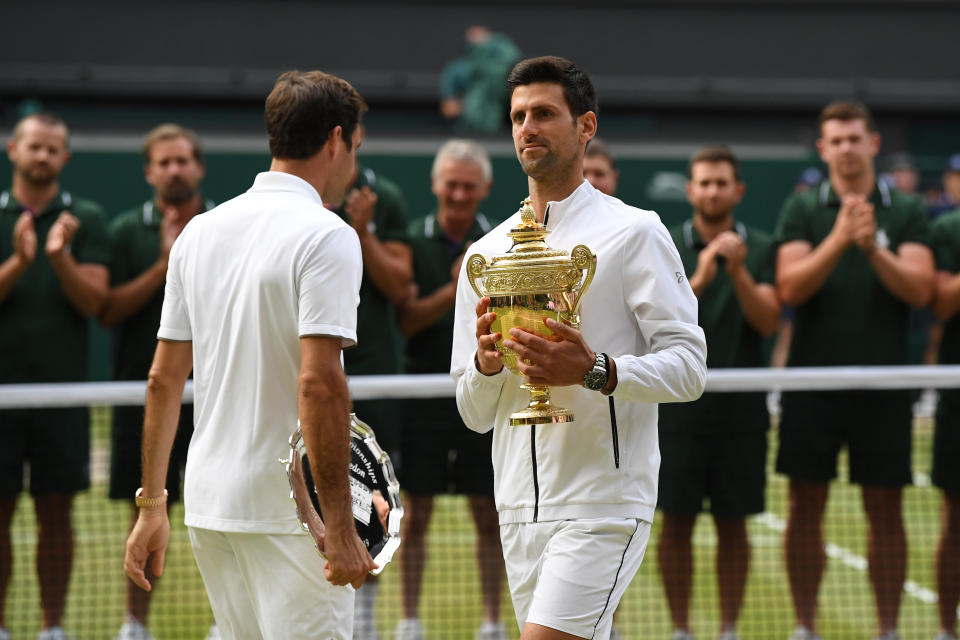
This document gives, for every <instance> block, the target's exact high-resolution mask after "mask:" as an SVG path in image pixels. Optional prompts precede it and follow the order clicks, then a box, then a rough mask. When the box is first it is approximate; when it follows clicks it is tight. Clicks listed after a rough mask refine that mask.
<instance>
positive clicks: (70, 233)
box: [45, 211, 110, 317]
mask: <svg viewBox="0 0 960 640" xmlns="http://www.w3.org/2000/svg"><path fill="white" fill-rule="evenodd" d="M79 228H80V221H79V220H78V219H77V218H75V217H74V216H72V215H70V213H69V212H67V211H64V212H63V213H61V214H60V216H59V217H58V218H57V221H56V222H54V223H53V226H52V227H50V231H49V232H48V233H47V244H46V247H45V248H46V252H47V257H48V258H49V259H50V264H51V265H53V271H54V273H56V274H57V278H58V279H59V280H60V287H61V288H62V289H63V293H64V295H66V297H67V300H69V301H70V304H72V305H73V307H74V308H75V309H76V310H77V311H78V312H79V313H80V315H82V316H85V317H90V316H95V315H97V314H98V313H100V308H101V307H102V306H103V301H104V300H106V298H107V291H108V290H109V288H110V271H109V270H108V269H107V267H105V266H103V265H100V264H94V263H78V262H77V261H76V260H75V259H74V257H73V255H72V254H71V253H70V242H71V240H73V237H74V236H75V235H76V233H77V230H78V229H79Z"/></svg>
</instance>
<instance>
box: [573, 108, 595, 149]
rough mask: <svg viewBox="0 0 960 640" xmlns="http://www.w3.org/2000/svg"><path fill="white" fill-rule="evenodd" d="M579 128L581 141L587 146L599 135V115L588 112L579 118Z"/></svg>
mask: <svg viewBox="0 0 960 640" xmlns="http://www.w3.org/2000/svg"><path fill="white" fill-rule="evenodd" d="M577 128H578V129H579V130H580V140H581V141H582V142H583V144H584V145H586V144H587V143H588V142H590V140H592V139H593V137H594V136H595V135H597V114H595V113H594V112H593V111H587V112H586V113H584V114H582V115H581V116H580V117H579V118H577Z"/></svg>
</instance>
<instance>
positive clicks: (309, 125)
mask: <svg viewBox="0 0 960 640" xmlns="http://www.w3.org/2000/svg"><path fill="white" fill-rule="evenodd" d="M366 110H367V103H366V102H364V101H363V98H361V97H360V94H359V93H357V90H356V89H354V88H353V87H352V86H350V83H349V82H347V81H346V80H343V79H341V78H338V77H337V76H334V75H331V74H329V73H324V72H323V71H307V72H305V73H301V72H300V71H287V72H286V73H284V74H282V75H281V76H280V77H279V78H277V82H276V84H275V85H274V87H273V90H272V91H271V92H270V95H269V96H267V101H266V106H265V108H264V114H263V116H264V119H265V120H266V124H267V137H268V138H269V141H270V155H272V156H273V157H274V158H284V159H288V160H303V159H305V158H309V157H310V156H312V155H314V154H315V153H317V152H318V151H319V150H320V149H321V148H322V147H323V145H324V144H326V142H327V139H328V138H329V137H330V132H331V131H333V129H334V128H335V127H337V126H339V127H341V128H342V130H343V141H344V142H345V143H346V144H347V146H348V147H352V145H353V133H354V132H355V131H356V129H357V126H358V125H359V124H360V116H361V115H362V114H363V112H364V111H366Z"/></svg>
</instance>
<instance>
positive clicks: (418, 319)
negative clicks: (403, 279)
mask: <svg viewBox="0 0 960 640" xmlns="http://www.w3.org/2000/svg"><path fill="white" fill-rule="evenodd" d="M410 289H411V295H410V296H409V297H408V298H407V299H406V300H404V301H403V302H401V303H400V305H399V306H398V307H397V325H398V326H399V327H400V332H401V333H402V334H403V335H405V336H406V337H408V338H409V337H410V336H413V335H416V334H418V333H420V332H421V331H423V330H424V329H426V328H428V327H430V326H433V325H434V324H435V323H436V322H437V320H439V319H440V318H442V317H443V316H444V314H446V313H447V312H448V311H450V309H451V308H452V307H453V304H454V302H456V298H457V284H456V283H455V282H448V283H447V284H445V285H443V286H442V287H440V288H438V289H435V290H434V291H432V292H431V293H429V294H427V295H425V296H423V297H420V296H419V295H418V293H419V292H418V291H417V287H416V285H413V284H411V285H410Z"/></svg>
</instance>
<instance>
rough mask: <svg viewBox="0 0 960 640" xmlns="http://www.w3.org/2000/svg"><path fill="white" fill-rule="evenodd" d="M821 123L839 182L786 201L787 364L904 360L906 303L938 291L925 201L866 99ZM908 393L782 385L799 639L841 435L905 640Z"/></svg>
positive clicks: (886, 595)
mask: <svg viewBox="0 0 960 640" xmlns="http://www.w3.org/2000/svg"><path fill="white" fill-rule="evenodd" d="M819 126H820V138H819V139H818V140H817V151H818V152H819V153H820V158H821V159H822V160H823V161H824V162H825V163H826V165H827V168H828V171H829V179H828V180H825V181H823V182H822V183H820V185H819V187H817V188H815V189H811V190H809V191H806V192H804V193H798V194H795V195H793V196H791V197H790V198H788V199H787V201H786V203H785V204H784V206H783V210H782V212H781V215H780V221H779V223H778V231H777V232H778V238H777V239H778V241H779V242H780V247H779V249H778V253H777V290H778V294H779V296H780V299H781V300H782V301H783V302H784V303H785V304H788V305H790V306H791V307H793V309H794V311H795V319H794V329H793V341H792V343H791V345H790V354H789V357H788V360H787V365H788V366H794V367H797V366H801V367H802V366H843V365H847V366H850V365H899V364H906V362H907V353H906V345H907V326H908V323H907V318H908V311H909V307H911V306H912V307H922V306H924V305H926V304H928V303H929V302H930V299H931V296H932V294H933V288H934V262H933V254H932V252H931V250H930V248H929V246H928V244H929V238H928V225H927V219H926V215H925V213H924V209H923V204H922V203H921V201H920V200H919V199H918V198H916V197H915V196H912V195H908V194H904V193H900V192H898V191H895V190H893V189H891V188H890V187H889V186H888V185H887V184H886V182H884V181H883V180H877V177H876V171H875V169H874V157H875V156H876V155H877V152H878V151H879V149H880V135H879V134H878V133H877V130H876V127H875V126H874V123H873V118H872V117H871V115H870V112H869V111H868V110H867V108H866V107H865V106H864V105H862V104H860V103H858V102H835V103H832V104H830V105H827V107H826V108H824V110H823V111H822V112H821V113H820V119H819ZM911 400H912V399H911V396H910V395H909V393H907V392H906V391H891V390H885V391H828V392H823V391H819V392H807V393H802V392H791V393H784V394H783V405H782V406H783V408H782V417H781V421H780V449H779V451H778V454H777V471H778V472H780V473H783V474H785V475H787V476H789V477H790V489H789V491H790V509H789V516H788V520H787V530H786V534H785V539H784V544H785V555H786V565H787V575H788V577H789V580H790V590H791V593H792V596H793V605H794V609H795V611H796V615H797V629H796V630H795V631H794V633H793V635H792V636H791V639H792V640H810V639H811V638H817V637H818V636H817V635H816V631H815V626H814V625H815V619H816V609H817V592H818V591H819V587H820V580H821V578H822V576H823V571H824V568H825V566H826V552H825V550H824V541H823V527H822V523H823V514H824V510H825V507H826V503H827V494H828V492H829V488H830V484H829V483H830V480H832V479H833V478H835V477H836V473H837V455H838V453H839V451H840V449H841V448H842V447H843V446H846V447H847V450H848V453H849V460H850V481H851V482H852V483H856V484H859V485H861V488H862V498H863V507H864V511H865V512H866V515H867V520H868V524H869V528H870V534H869V536H868V539H867V541H868V542H867V560H868V563H869V575H870V582H871V585H872V587H873V594H874V597H875V599H876V603H877V628H878V637H879V638H882V639H883V640H893V639H896V638H899V636H898V635H897V632H896V626H897V616H898V613H899V609H900V598H901V594H902V593H903V581H904V578H905V576H906V561H907V542H906V536H905V534H904V529H903V515H902V510H901V497H902V489H903V486H904V485H906V484H909V482H910V480H911V472H910V444H911V420H912V415H911Z"/></svg>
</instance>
